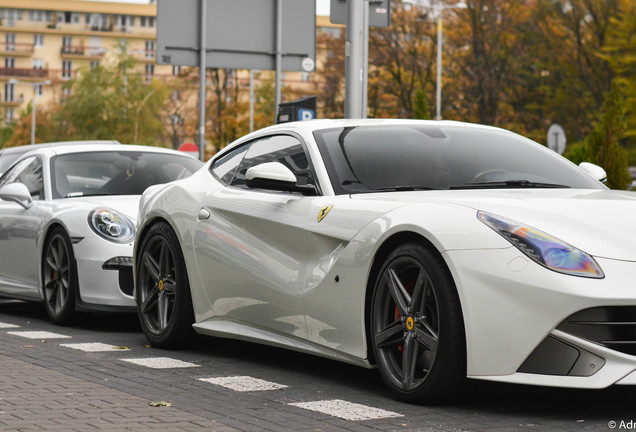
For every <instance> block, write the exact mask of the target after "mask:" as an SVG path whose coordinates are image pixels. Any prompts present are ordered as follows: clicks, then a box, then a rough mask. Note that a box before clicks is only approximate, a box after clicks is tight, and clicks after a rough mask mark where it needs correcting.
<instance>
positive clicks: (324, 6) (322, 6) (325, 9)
mask: <svg viewBox="0 0 636 432" xmlns="http://www.w3.org/2000/svg"><path fill="white" fill-rule="evenodd" d="M84 1H107V2H112V3H141V4H147V3H149V0H84ZM329 1H330V0H316V14H317V15H329Z"/></svg>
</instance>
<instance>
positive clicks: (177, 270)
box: [136, 222, 194, 348]
mask: <svg viewBox="0 0 636 432" xmlns="http://www.w3.org/2000/svg"><path fill="white" fill-rule="evenodd" d="M136 268H137V278H136V281H137V282H136V283H137V294H136V299H137V311H138V315H139V322H140V323H141V327H142V329H143V332H144V334H145V335H146V338H147V339H148V341H149V342H150V343H151V344H152V345H153V346H156V347H158V348H176V347H179V346H181V345H183V344H185V343H187V342H188V341H189V340H190V339H191V338H192V336H193V335H194V330H193V329H192V324H193V322H194V312H193V310H192V299H191V294H190V284H189V283H188V276H187V274H186V268H185V260H184V258H183V254H182V252H181V248H180V246H179V242H178V240H177V236H176V234H175V233H174V231H173V230H172V228H171V227H170V226H169V225H168V224H167V223H165V222H159V223H157V224H155V225H153V226H152V227H151V228H150V229H149V231H148V233H147V235H146V236H145V237H144V239H143V241H142V244H141V247H140V248H139V253H138V257H137V263H136Z"/></svg>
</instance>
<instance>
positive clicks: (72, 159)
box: [51, 151, 202, 198]
mask: <svg viewBox="0 0 636 432" xmlns="http://www.w3.org/2000/svg"><path fill="white" fill-rule="evenodd" d="M201 166H202V163H201V162H199V161H198V160H196V159H194V158H192V157H190V156H187V155H183V156H181V155H173V154H162V153H152V152H140V151H96V152H83V153H69V154H62V155H59V156H56V157H54V158H52V159H51V173H52V176H51V177H52V178H51V186H52V191H53V198H73V197H80V196H94V195H141V194H142V193H143V191H144V190H146V188H148V187H149V186H152V185H155V184H159V183H168V182H170V181H173V180H179V179H181V178H185V177H188V176H190V175H191V174H192V173H194V172H195V171H196V170H198V169H199V168H200V167H201Z"/></svg>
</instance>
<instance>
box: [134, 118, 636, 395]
mask: <svg viewBox="0 0 636 432" xmlns="http://www.w3.org/2000/svg"><path fill="white" fill-rule="evenodd" d="M604 176H605V173H604V170H603V169H602V168H599V167H597V166H594V165H591V164H584V165H583V166H582V167H579V166H576V165H574V164H572V163H570V162H569V161H567V160H566V159H564V158H563V157H561V156H559V155H558V154H556V153H554V152H552V151H551V150H548V149H547V148H546V147H544V146H542V145H540V144H537V143H535V142H533V141H531V140H528V139H526V138H523V137H521V136H519V135H516V134H514V133H512V132H508V131H505V130H502V129H497V128H493V127H487V126H479V125H473V124H465V123H458V122H449V121H442V122H431V121H412V120H315V121H308V122H299V123H286V124H282V125H277V126H272V127H270V128H266V129H263V130H260V131H257V132H254V133H252V134H250V135H247V136H246V137H244V138H242V139H239V140H238V141H237V142H235V143H233V144H231V145H229V146H228V147H226V148H225V149H224V150H223V151H221V152H219V154H217V155H216V156H215V157H214V158H213V159H212V160H211V161H210V162H208V164H207V165H206V166H205V168H204V169H201V170H199V171H198V172H197V173H195V174H194V175H192V176H191V177H189V178H187V179H184V180H181V181H178V182H174V183H171V184H169V185H166V186H158V187H153V188H150V189H149V190H147V191H146V192H145V193H144V195H143V197H142V201H141V203H140V213H139V219H138V223H139V225H138V231H137V237H136V243H135V254H134V263H133V265H134V268H135V269H134V274H135V278H136V279H135V298H136V300H137V303H138V313H139V317H140V322H141V324H142V327H143V330H144V332H145V334H146V336H147V338H148V340H149V341H150V342H151V343H152V344H153V345H155V346H159V347H173V346H176V345H179V344H180V343H182V342H183V341H184V340H187V337H188V336H189V335H191V333H192V331H193V329H194V331H196V332H197V333H200V334H204V335H211V336H218V337H225V338H236V339H243V340H248V341H254V342H259V343H264V344H268V345H274V346H279V347H286V348H289V349H293V350H298V351H303V352H307V353H312V354H316V355H320V356H325V357H329V358H333V359H336V360H341V361H345V362H349V363H353V364H356V365H360V366H365V367H372V366H377V367H378V369H379V371H380V374H381V376H382V378H383V380H384V381H385V383H386V384H387V386H388V387H389V388H390V389H391V390H392V392H393V393H394V394H395V395H397V396H398V397H399V398H401V399H403V400H407V401H414V402H415V401H417V402H435V401H442V400H446V399H448V398H449V397H451V396H453V395H454V394H455V392H456V391H457V389H458V388H460V387H461V386H460V384H461V383H462V382H463V381H464V379H465V378H466V377H469V378H477V379H485V380H494V381H503V382H510V383H524V384H535V385H549V386H563V387H582V388H602V387H607V386H610V385H613V384H636V289H635V288H634V286H633V285H634V282H633V275H634V274H636V194H634V193H632V192H622V191H611V190H609V189H608V188H606V187H605V186H604V185H603V184H602V183H601V182H600V181H599V180H602V179H603V177H604Z"/></svg>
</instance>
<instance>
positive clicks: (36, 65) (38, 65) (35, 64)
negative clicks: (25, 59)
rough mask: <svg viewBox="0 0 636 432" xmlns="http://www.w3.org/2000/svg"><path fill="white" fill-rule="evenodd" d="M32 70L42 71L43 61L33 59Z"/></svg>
mask: <svg viewBox="0 0 636 432" xmlns="http://www.w3.org/2000/svg"><path fill="white" fill-rule="evenodd" d="M33 69H44V59H38V58H34V59H33Z"/></svg>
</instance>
